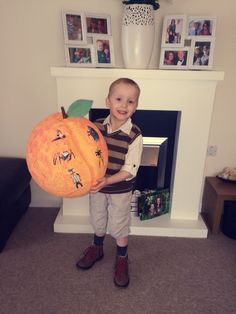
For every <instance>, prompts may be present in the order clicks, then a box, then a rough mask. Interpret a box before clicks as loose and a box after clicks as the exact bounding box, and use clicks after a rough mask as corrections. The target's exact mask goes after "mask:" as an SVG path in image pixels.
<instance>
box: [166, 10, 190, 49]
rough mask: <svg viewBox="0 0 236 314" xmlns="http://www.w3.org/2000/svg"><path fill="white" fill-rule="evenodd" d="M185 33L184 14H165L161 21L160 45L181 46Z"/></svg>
mask: <svg viewBox="0 0 236 314" xmlns="http://www.w3.org/2000/svg"><path fill="white" fill-rule="evenodd" d="M185 34H186V16H185V15H166V16H165V17H164V21H163V31H162V43H161V46H162V47H183V46H184V40H185Z"/></svg>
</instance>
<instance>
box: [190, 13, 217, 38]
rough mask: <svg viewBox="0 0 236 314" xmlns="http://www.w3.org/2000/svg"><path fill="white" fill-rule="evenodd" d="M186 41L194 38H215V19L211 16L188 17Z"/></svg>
mask: <svg viewBox="0 0 236 314" xmlns="http://www.w3.org/2000/svg"><path fill="white" fill-rule="evenodd" d="M186 29H187V34H186V37H187V38H188V39H191V38H194V37H195V36H211V37H215V33H216V17H213V16H189V17H188V19H187V28H186Z"/></svg>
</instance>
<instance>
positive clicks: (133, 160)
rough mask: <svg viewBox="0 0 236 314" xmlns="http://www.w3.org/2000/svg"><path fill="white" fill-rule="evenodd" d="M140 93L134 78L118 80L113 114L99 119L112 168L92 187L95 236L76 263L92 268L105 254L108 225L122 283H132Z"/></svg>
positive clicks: (112, 89) (111, 105)
mask: <svg viewBox="0 0 236 314" xmlns="http://www.w3.org/2000/svg"><path fill="white" fill-rule="evenodd" d="M139 95H140V89H139V86H138V84H137V83H136V82H134V81H133V80H131V79H128V78H120V79H118V80H116V81H114V82H113V83H112V84H111V86H110V88H109V93H108V96H107V98H106V106H107V107H108V108H109V109H110V115H109V116H108V117H107V118H106V119H99V120H97V121H96V122H95V123H96V125H97V126H98V128H99V129H100V131H101V132H102V134H103V136H104V138H105V140H106V142H107V146H108V151H109V159H108V168H107V171H106V175H105V176H104V177H103V178H102V179H100V180H98V181H97V184H96V185H94V186H93V187H92V188H91V190H90V216H91V224H92V226H93V229H94V240H93V244H92V245H91V246H89V247H88V248H87V249H86V250H85V252H84V256H83V257H82V258H81V259H80V260H79V261H78V262H77V264H76V265H77V267H78V268H81V269H89V268H91V267H92V266H93V265H94V263H96V262H97V261H99V260H100V259H102V258H103V240H104V238H105V234H106V231H107V229H108V231H109V233H110V235H111V236H112V237H113V238H114V239H115V240H116V245H117V249H116V251H117V252H116V255H117V256H116V263H115V272H114V283H115V284H116V285H117V286H119V287H126V286H128V284H129V273H128V254H127V249H128V234H129V227H130V219H131V217H130V211H131V196H132V190H133V188H134V183H135V176H136V174H137V171H138V168H139V165H140V160H141V155H142V146H143V141H142V135H141V131H140V129H139V128H138V127H137V126H136V125H135V124H133V123H132V121H131V116H132V115H133V113H134V112H135V110H136V108H137V106H138V99H139Z"/></svg>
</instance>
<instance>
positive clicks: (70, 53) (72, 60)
mask: <svg viewBox="0 0 236 314" xmlns="http://www.w3.org/2000/svg"><path fill="white" fill-rule="evenodd" d="M65 56H66V65H67V66H72V67H95V66H96V59H95V52H94V46H93V45H83V44H81V45H65Z"/></svg>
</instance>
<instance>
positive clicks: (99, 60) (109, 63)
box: [93, 35, 115, 67]
mask: <svg viewBox="0 0 236 314" xmlns="http://www.w3.org/2000/svg"><path fill="white" fill-rule="evenodd" d="M93 44H94V48H95V59H96V66H97V67H114V66H115V57H114V47H113V38H112V36H105V35H95V36H93Z"/></svg>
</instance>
